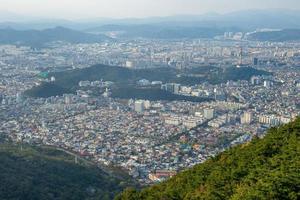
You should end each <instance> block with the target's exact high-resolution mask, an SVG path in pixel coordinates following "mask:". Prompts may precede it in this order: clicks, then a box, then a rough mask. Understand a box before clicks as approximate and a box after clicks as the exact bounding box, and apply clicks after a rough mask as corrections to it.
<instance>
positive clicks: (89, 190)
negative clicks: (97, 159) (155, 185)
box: [0, 143, 133, 200]
mask: <svg viewBox="0 0 300 200" xmlns="http://www.w3.org/2000/svg"><path fill="white" fill-rule="evenodd" d="M132 183H133V182H132V181H130V179H129V178H128V177H124V178H121V177H120V178H115V177H113V176H111V175H109V174H108V173H107V172H104V171H102V170H100V169H99V168H97V167H95V166H94V165H92V164H90V163H88V162H87V161H84V160H80V159H78V163H77V164H75V161H74V157H73V156H71V155H68V154H66V153H64V152H62V151H60V150H56V149H55V148H51V147H32V146H24V147H23V150H21V147H20V146H18V145H13V144H7V143H5V144H4V143H1V144H0V199H2V200H44V199H47V200H48V199H49V200H50V199H51V200H52V199H56V200H60V199H64V200H65V199H70V200H72V199H74V200H75V199H76V200H77V199H78V200H84V199H89V200H92V199H97V200H98V199H112V198H113V196H114V195H115V194H116V193H118V192H120V191H121V190H122V188H124V187H126V185H127V186H128V184H132Z"/></svg>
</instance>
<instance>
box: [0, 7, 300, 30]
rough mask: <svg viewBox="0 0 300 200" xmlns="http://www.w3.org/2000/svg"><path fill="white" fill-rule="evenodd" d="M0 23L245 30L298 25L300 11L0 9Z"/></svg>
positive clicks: (26, 26)
mask: <svg viewBox="0 0 300 200" xmlns="http://www.w3.org/2000/svg"><path fill="white" fill-rule="evenodd" d="M1 13H2V14H0V27H2V28H3V27H11V28H15V29H21V30H22V29H45V28H54V27H56V26H64V27H67V28H72V29H77V30H86V29H92V28H97V27H99V26H103V25H107V24H114V25H145V24H152V25H153V24H156V25H172V26H192V27H195V26H196V27H199V26H200V27H216V28H224V27H227V28H228V27H238V28H241V29H244V30H253V29H257V28H276V29H290V28H300V23H299V21H300V12H299V11H298V10H278V9H277V10H242V11H235V12H230V13H225V14H219V13H206V14H199V15H177V16H168V17H148V18H125V19H112V18H95V19H85V20H77V21H72V20H65V19H41V18H37V17H36V18H34V17H26V16H20V15H16V14H12V13H9V12H4V11H2V12H1Z"/></svg>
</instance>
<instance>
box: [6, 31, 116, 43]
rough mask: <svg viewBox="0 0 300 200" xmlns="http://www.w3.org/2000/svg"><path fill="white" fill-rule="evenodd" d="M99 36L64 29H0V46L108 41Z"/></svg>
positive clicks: (105, 37)
mask: <svg viewBox="0 0 300 200" xmlns="http://www.w3.org/2000/svg"><path fill="white" fill-rule="evenodd" d="M109 39H110V38H109V37H107V36H104V35H100V34H97V35H96V34H89V33H84V32H80V31H76V30H71V29H68V28H64V27H56V28H53V29H45V30H26V31H18V30H14V29H10V28H6V29H0V44H23V45H29V46H42V45H44V44H45V43H48V42H54V41H65V42H70V43H94V42H101V41H104V40H109Z"/></svg>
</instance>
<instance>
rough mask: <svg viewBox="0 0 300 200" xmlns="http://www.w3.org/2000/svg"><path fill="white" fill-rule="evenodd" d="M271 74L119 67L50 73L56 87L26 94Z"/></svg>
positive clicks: (47, 86) (244, 70)
mask: <svg viewBox="0 0 300 200" xmlns="http://www.w3.org/2000/svg"><path fill="white" fill-rule="evenodd" d="M268 74H269V73H268V72H266V71H262V70H258V69H255V68H251V67H242V68H236V67H228V68H225V69H222V68H216V67H213V66H211V67H199V68H196V69H195V68H194V69H188V70H185V71H182V70H176V69H173V68H156V69H139V70H133V69H128V68H124V67H117V66H107V65H94V66H91V67H88V68H84V69H75V70H69V71H63V72H55V73H50V74H49V76H54V77H55V78H56V81H55V82H54V83H51V84H47V83H44V84H41V85H40V86H38V87H34V88H32V89H31V90H29V91H27V92H26V94H27V95H28V96H32V97H50V96H55V95H61V94H63V93H65V92H66V91H68V92H71V91H73V92H74V91H75V90H76V88H77V87H78V83H79V81H84V80H89V81H95V80H104V81H112V82H114V83H116V86H117V87H118V88H122V89H124V88H128V89H131V90H130V91H132V89H133V85H134V84H135V83H136V81H138V80H140V79H148V80H150V81H162V82H164V83H180V84H182V85H196V84H200V83H203V82H205V81H207V82H210V83H214V84H216V83H224V82H225V83H226V82H227V81H228V80H233V81H236V80H250V78H251V77H252V76H254V75H268ZM115 91H120V90H115ZM130 91H128V92H130ZM146 92H147V94H148V93H149V91H146ZM150 92H151V91H150ZM154 95H155V94H154ZM165 95H166V94H165ZM115 96H121V94H115ZM131 98H134V97H131ZM157 100H161V99H157Z"/></svg>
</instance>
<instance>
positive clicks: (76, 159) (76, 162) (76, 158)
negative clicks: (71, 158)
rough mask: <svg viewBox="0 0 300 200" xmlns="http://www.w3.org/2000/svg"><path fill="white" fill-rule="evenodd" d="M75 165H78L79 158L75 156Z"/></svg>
mask: <svg viewBox="0 0 300 200" xmlns="http://www.w3.org/2000/svg"><path fill="white" fill-rule="evenodd" d="M75 164H78V156H77V155H75Z"/></svg>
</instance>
